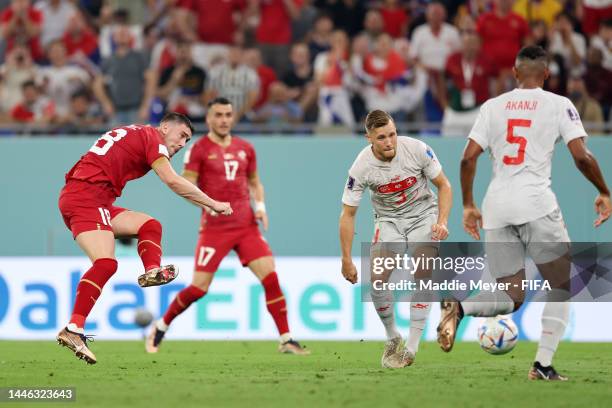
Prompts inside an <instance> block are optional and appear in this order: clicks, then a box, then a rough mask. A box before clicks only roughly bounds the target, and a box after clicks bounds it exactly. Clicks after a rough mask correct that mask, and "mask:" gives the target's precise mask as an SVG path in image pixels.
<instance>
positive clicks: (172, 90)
mask: <svg viewBox="0 0 612 408" xmlns="http://www.w3.org/2000/svg"><path fill="white" fill-rule="evenodd" d="M289 2H290V3H291V0H290V1H289ZM292 3H293V4H294V5H295V6H296V8H295V9H293V10H289V9H288V8H287V6H286V4H287V2H283V1H281V0H274V1H260V2H257V1H243V0H231V1H223V2H218V1H215V0H170V1H163V0H147V1H122V0H104V1H91V0H38V1H28V0H0V25H1V26H2V28H4V29H5V30H4V31H3V32H4V38H3V39H2V41H0V63H1V65H0V74H1V75H0V135H1V136H0V159H1V160H0V163H1V164H0V168H1V170H2V171H1V172H0V189H1V190H0V191H2V204H1V206H0V208H1V211H0V228H1V231H2V233H1V234H0V338H2V339H4V338H18V339H34V338H36V339H50V338H52V337H53V336H54V335H55V333H56V332H57V331H58V329H59V328H60V326H61V325H62V324H63V323H64V322H65V321H66V319H67V318H68V313H69V312H68V310H69V307H70V304H71V302H72V296H73V293H72V292H73V286H74V285H75V282H76V280H77V277H78V274H79V273H82V272H83V271H84V268H86V266H87V262H88V261H87V260H86V259H85V258H83V257H82V255H81V253H80V252H79V250H78V248H77V246H76V245H75V244H74V242H73V241H72V239H71V236H70V233H69V232H68V231H67V230H66V229H65V227H64V225H63V223H62V220H61V217H60V215H59V212H58V210H57V202H56V201H57V195H58V192H59V190H60V188H61V186H62V183H63V175H64V173H65V172H66V171H67V170H68V169H69V168H70V167H71V166H72V164H73V163H74V162H75V161H76V160H77V158H78V157H79V156H80V155H82V154H83V153H84V152H85V151H86V150H87V149H88V148H89V147H90V146H91V144H92V143H93V142H94V140H95V139H96V138H97V137H99V135H100V134H101V133H103V132H105V131H106V130H108V129H109V127H111V126H113V125H116V124H126V123H131V122H147V123H156V121H158V120H159V118H160V117H161V115H162V114H163V112H164V111H165V110H177V111H181V112H184V113H186V114H188V115H190V116H191V117H192V118H193V119H194V121H195V124H196V126H197V128H198V134H202V133H203V131H204V124H203V122H202V117H203V114H204V111H205V102H206V101H207V100H210V98H211V97H213V96H214V95H215V94H217V95H219V94H220V95H226V93H228V92H229V93H231V95H226V96H230V97H231V99H232V101H233V102H234V107H235V109H236V110H239V109H238V108H239V107H240V108H242V107H245V109H242V110H244V114H243V115H242V116H241V118H240V124H239V125H238V127H237V130H236V133H237V134H239V135H246V136H248V137H249V140H251V141H252V142H253V143H254V144H255V147H256V149H257V152H258V159H259V171H260V174H261V176H262V180H263V182H264V185H265V187H266V197H267V199H266V202H267V208H268V211H269V214H270V219H271V228H270V231H269V232H268V233H266V237H267V239H268V240H269V242H270V244H271V246H272V249H273V251H274V253H275V255H276V256H277V258H278V259H277V262H278V273H279V275H280V276H281V282H282V284H283V285H284V286H285V289H286V292H287V297H288V300H289V302H288V303H289V314H290V319H291V324H292V326H293V328H294V329H293V330H294V332H295V333H296V335H297V336H298V337H299V338H308V339H365V338H368V339H381V338H382V330H381V327H379V326H380V325H379V323H378V322H377V320H376V317H375V316H374V315H373V312H372V308H371V307H368V305H363V304H361V303H360V301H359V296H358V295H356V293H358V292H357V291H358V290H359V288H358V287H351V286H349V285H348V284H346V283H345V282H344V280H343V279H341V277H340V272H339V259H338V254H339V247H338V238H337V235H338V234H337V222H338V216H339V212H340V207H341V206H340V197H341V193H342V188H343V185H344V183H345V180H346V174H347V169H348V168H349V166H350V164H351V163H352V160H353V159H354V157H355V155H356V154H357V152H359V150H360V149H362V148H363V146H364V145H365V141H364V139H363V138H362V137H358V136H360V135H361V132H362V131H361V125H360V123H362V120H363V117H364V114H365V113H366V112H367V108H368V107H372V106H374V107H380V105H379V104H387V103H388V102H389V101H390V100H392V99H393V100H396V102H398V101H399V103H395V105H393V106H389V109H388V110H389V111H391V112H392V114H393V115H394V117H395V118H396V121H397V123H398V126H399V128H400V129H401V133H402V134H407V133H409V134H411V135H414V136H417V137H423V138H424V140H426V141H427V143H429V144H430V145H431V146H432V147H433V149H434V150H435V151H436V153H437V155H438V157H439V159H440V161H441V162H442V164H443V165H444V168H445V171H446V173H447V175H448V176H449V179H450V181H451V183H452V185H453V186H454V193H455V197H454V210H453V212H452V215H451V219H450V224H449V227H450V231H451V238H450V239H451V240H454V241H461V240H467V239H468V237H467V235H466V234H465V233H464V232H463V230H462V228H461V220H460V217H461V206H460V197H459V195H460V191H459V188H458V187H459V180H458V162H459V157H460V155H461V151H462V148H463V146H464V143H465V142H464V139H463V137H451V136H457V135H461V136H465V134H466V133H467V131H468V129H469V127H470V125H471V121H470V120H468V121H467V124H466V117H470V116H469V115H472V116H471V117H472V119H473V115H475V114H476V112H477V111H478V106H479V105H480V104H481V103H482V102H483V101H484V100H485V99H487V98H488V97H492V96H495V95H497V94H499V93H500V92H503V91H505V90H508V89H511V88H512V87H513V86H514V84H513V80H512V79H511V77H510V76H509V71H508V65H507V64H506V65H504V64H505V63H502V60H508V58H507V57H508V56H510V64H511V60H512V58H514V54H515V53H516V51H517V50H518V49H519V48H520V46H521V45H524V44H539V45H542V46H543V47H545V48H546V49H547V50H548V51H549V52H550V53H551V55H552V61H551V73H552V76H551V79H550V80H549V81H547V83H546V85H545V88H546V89H547V90H551V91H553V92H556V93H559V94H563V95H566V96H568V97H569V98H571V99H572V101H574V103H575V104H576V106H577V107H578V111H579V113H580V115H581V116H582V119H583V121H584V122H585V123H586V125H587V129H588V130H589V133H590V134H592V135H599V136H600V137H592V138H590V139H589V142H588V144H589V147H590V148H591V150H593V151H594V152H595V154H596V156H597V157H598V159H599V160H600V164H601V166H602V170H603V172H604V174H605V175H607V177H608V179H610V177H612V176H611V175H612V163H611V162H610V160H609V156H610V153H612V139H610V138H609V136H610V129H611V127H612V126H611V123H612V122H611V121H610V105H611V103H612V90H611V88H610V87H611V86H612V60H611V55H610V51H609V50H610V47H609V43H610V41H612V38H611V37H612V22H611V20H610V18H611V17H612V5H611V4H610V2H606V1H601V0H583V1H563V0H546V1H541V2H529V1H524V0H517V1H512V0H494V1H474V0H469V1H450V0H448V1H441V2H439V3H436V4H435V5H431V3H434V2H430V1H424V0H410V1H406V0H400V1H370V0H357V1H344V0H338V1H334V0H293V1H292ZM496 13H497V14H496ZM499 13H501V14H503V15H504V17H500V16H499ZM22 15H24V16H23V17H19V16H22ZM23 19H27V20H29V28H27V29H26V27H25V26H26V24H25V23H24V21H23ZM32 27H34V28H32ZM429 28H431V29H432V30H433V29H436V30H437V29H440V30H441V32H443V38H444V40H443V41H437V40H435V39H433V38H432V37H431V36H429V35H428V29H429ZM500 32H501V33H502V34H508V33H509V36H508V37H503V35H502V37H503V38H501V39H500V37H499V34H500ZM570 49H573V50H574V51H572V52H570V51H568V50H570ZM469 52H472V53H474V55H476V56H477V58H478V66H477V69H476V72H477V75H479V76H478V77H476V78H477V81H474V82H476V84H474V87H477V86H478V87H479V89H478V91H477V95H476V100H475V101H472V105H474V103H475V105H474V106H471V105H469V103H468V102H467V101H465V100H463V99H462V98H460V97H459V95H461V92H462V91H463V90H465V89H466V88H469V87H468V86H467V85H466V84H467V83H468V82H470V81H469V80H467V78H466V75H467V74H465V73H463V72H462V70H461V69H459V70H457V68H458V67H457V61H458V60H457V57H458V56H463V57H466V55H467V54H468V53H469ZM474 55H472V56H474ZM453 56H454V57H455V58H454V59H453ZM466 58H467V57H466ZM453 61H454V62H453ZM453 64H454V65H453ZM420 69H424V70H426V71H427V73H428V74H429V78H431V81H429V82H427V83H426V84H425V85H426V86H425V87H419V86H417V85H418V74H417V72H418V71H419V70H420ZM228 72H233V73H234V75H235V77H234V80H235V81H230V80H228V78H227V77H226V76H225V75H226V74H227V73H228ZM236 78H238V80H236ZM232 83H233V84H234V85H236V84H238V86H234V85H231V84H232ZM421 85H423V84H421ZM400 94H401V95H403V96H404V97H405V98H406V99H401V98H399V99H398V98H395V96H398V95H400ZM389 95H393V96H394V97H387V96H389ZM410 101H416V103H411V102H410ZM468 105H469V106H468ZM386 106H388V105H385V109H386ZM466 115H467V116H466ZM461 117H462V118H463V120H457V119H458V118H461ZM453 126H454V127H453ZM557 150H558V151H557V152H556V154H555V158H554V164H553V188H554V190H555V192H556V194H557V196H558V198H559V202H560V204H561V207H562V209H563V212H564V216H565V220H566V223H567V225H568V229H569V231H570V236H571V237H572V239H573V240H575V241H599V242H610V241H612V227H611V225H610V224H609V223H608V224H605V225H604V226H603V227H602V228H600V229H597V230H595V229H593V228H592V221H593V219H594V212H593V208H592V202H593V198H594V195H595V191H594V189H593V188H592V187H591V186H590V185H589V184H588V183H587V182H586V181H585V180H584V179H583V178H582V177H581V176H580V175H579V173H578V171H577V170H576V169H575V168H574V166H573V162H572V160H571V158H570V156H569V155H568V153H567V151H566V149H565V148H563V147H561V146H559V148H558V149H557ZM182 154H183V153H181V154H179V157H176V158H175V159H174V166H175V168H176V169H177V171H180V168H181V159H182ZM486 161H487V159H486V158H483V159H481V165H480V169H479V173H478V176H477V179H476V183H475V186H476V194H477V197H478V198H479V199H481V198H482V196H483V194H484V188H485V186H486V184H487V181H488V179H489V176H490V166H489V165H488V163H487V162H486ZM367 201H368V200H364V202H363V205H362V208H361V209H360V210H359V213H358V218H357V228H356V230H357V236H356V240H355V243H356V245H355V251H356V252H355V256H359V254H358V252H357V251H358V248H359V245H357V243H359V242H368V241H369V240H370V234H371V231H372V217H371V208H370V204H369V203H368V202H367ZM118 203H119V205H122V206H126V207H128V208H133V209H136V210H140V211H145V212H147V213H149V214H151V215H153V216H155V217H156V218H158V219H159V220H160V221H161V222H162V224H163V226H164V240H163V244H164V249H165V255H166V257H168V259H173V260H175V261H176V262H177V263H178V264H179V265H180V266H181V270H182V275H181V277H180V278H179V280H178V281H177V282H176V283H174V284H173V285H171V286H168V287H165V288H156V289H151V290H147V291H142V290H141V289H139V288H138V287H137V286H136V285H135V281H134V279H135V276H136V274H137V272H138V269H139V266H138V262H137V258H134V256H133V255H134V249H133V248H132V247H129V246H121V247H119V248H118V256H119V258H120V270H119V273H118V274H117V276H115V277H114V279H113V281H112V282H111V286H110V287H109V288H108V289H107V290H105V295H104V296H103V297H102V299H101V301H100V303H99V304H98V305H97V306H96V309H95V310H94V314H93V315H92V321H93V322H95V325H94V326H91V327H90V329H91V331H92V332H93V333H95V334H99V335H101V337H103V338H105V339H106V338H132V339H135V338H139V337H140V335H141V333H140V331H139V330H138V329H136V328H135V327H134V326H133V324H132V319H133V312H134V310H135V309H136V308H138V307H142V306H145V307H147V308H148V309H149V310H151V311H152V312H153V313H154V314H155V315H158V314H159V312H160V310H161V309H163V308H164V307H165V305H166V304H167V302H168V301H169V300H170V299H171V298H172V296H173V294H174V293H175V291H176V290H177V288H179V287H180V285H184V284H186V283H187V282H188V281H189V277H190V273H191V264H192V260H191V256H192V251H193V247H194V243H195V239H196V234H197V220H198V217H199V214H198V210H197V209H196V208H194V207H192V206H189V205H188V204H186V203H185V202H184V201H183V200H181V199H180V198H178V197H176V196H175V195H173V194H172V193H171V192H170V191H168V190H167V189H166V188H165V187H164V186H163V185H162V184H161V183H160V182H159V181H158V180H156V177H155V176H154V175H152V174H150V175H148V176H146V177H145V178H143V179H142V180H138V181H136V182H132V183H130V184H129V185H128V186H127V188H126V189H125V191H124V197H122V198H120V199H119V201H118ZM539 307H541V305H530V306H529V307H528V308H526V310H524V312H523V313H522V314H520V315H518V316H515V318H516V319H517V320H519V323H520V324H521V333H522V335H523V336H524V337H525V338H529V339H535V338H536V337H537V332H538V326H539V318H538V317H537V316H539V311H538V308H539ZM399 308H400V309H402V305H399ZM264 310H265V307H264V305H263V304H262V301H261V293H260V291H259V287H258V285H257V284H256V281H255V279H254V278H253V277H252V276H250V273H249V272H248V271H246V270H243V269H242V268H240V267H239V265H238V264H237V262H236V259H235V258H228V259H227V260H226V261H225V262H224V263H223V265H222V271H220V273H219V275H218V279H217V280H216V281H215V283H214V285H213V290H212V292H211V294H210V295H209V296H207V297H206V298H204V299H203V300H202V301H200V302H199V303H198V307H196V308H191V309H190V310H189V311H188V312H187V313H186V315H185V316H181V318H179V319H178V321H177V324H176V325H175V326H176V327H173V330H172V332H171V333H170V334H169V335H170V336H171V337H174V338H202V339H212V338H216V339H239V338H269V339H272V338H274V337H275V335H274V329H273V327H272V325H271V321H270V319H269V317H268V316H267V315H266V314H265V312H264ZM404 311H405V310H404ZM610 311H612V309H611V308H610V306H609V305H608V304H597V305H586V304H578V305H574V309H573V318H572V323H571V325H570V326H571V327H570V329H568V332H567V337H568V338H572V339H577V340H593V341H594V340H599V341H612V328H609V327H607V326H606V327H603V328H602V327H601V325H597V324H596V322H595V319H596V317H597V316H598V315H602V314H604V313H608V312H610ZM437 313H438V312H437V311H434V312H433V313H432V316H431V321H432V322H433V321H436V319H437ZM400 316H402V315H401V314H400ZM407 324H408V322H407V320H406V319H405V318H402V319H400V325H401V326H402V327H404V328H405V327H406V326H407ZM474 324H476V323H475V322H471V323H470V324H469V325H466V326H464V329H463V330H464V333H463V334H462V336H463V338H466V339H473V338H474V336H475V329H474V327H473V325H474ZM432 335H433V331H432V327H428V329H427V338H428V339H431V338H432Z"/></svg>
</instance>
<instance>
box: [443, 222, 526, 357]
mask: <svg viewBox="0 0 612 408" xmlns="http://www.w3.org/2000/svg"><path fill="white" fill-rule="evenodd" d="M485 241H486V243H485V250H486V254H487V262H488V266H489V272H490V274H491V276H492V277H493V278H494V279H495V280H496V281H497V282H498V283H501V284H508V285H507V287H508V290H507V291H503V290H496V291H493V292H491V291H481V292H480V293H478V294H477V295H475V296H471V297H469V298H468V299H466V300H464V301H463V302H461V303H459V302H457V301H452V300H443V301H442V302H441V315H440V324H439V325H438V329H437V330H438V343H439V344H440V347H441V348H442V350H443V351H445V352H449V351H451V349H452V348H453V345H454V342H455V335H456V333H457V328H458V326H459V323H460V322H461V319H462V318H463V316H464V315H468V316H479V317H488V316H497V315H499V314H507V313H511V312H513V311H515V310H517V309H518V308H519V307H520V306H521V305H522V303H523V300H524V298H525V292H524V290H523V289H522V285H521V281H522V280H524V279H525V244H523V242H522V241H521V236H520V231H519V228H518V227H514V226H508V227H504V228H498V229H493V230H487V231H486V232H485Z"/></svg>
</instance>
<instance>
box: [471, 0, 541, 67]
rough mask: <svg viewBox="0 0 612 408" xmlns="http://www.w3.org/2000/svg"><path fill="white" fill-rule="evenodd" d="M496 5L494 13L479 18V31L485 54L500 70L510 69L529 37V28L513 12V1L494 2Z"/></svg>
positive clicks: (522, 19) (498, 0)
mask: <svg viewBox="0 0 612 408" xmlns="http://www.w3.org/2000/svg"><path fill="white" fill-rule="evenodd" d="M494 3H495V10H494V11H491V12H488V13H484V14H482V15H481V16H480V17H479V18H478V21H477V30H478V34H480V37H481V38H482V50H483V52H484V53H485V54H487V55H488V56H489V58H491V60H492V61H495V62H496V64H497V68H498V69H510V68H512V67H513V66H514V58H515V57H516V54H517V53H518V51H519V50H520V49H521V46H522V45H523V42H524V41H525V39H526V38H527V36H528V35H529V26H528V25H527V21H525V19H524V18H523V17H521V16H519V15H518V14H516V13H514V12H512V3H513V1H512V0H494Z"/></svg>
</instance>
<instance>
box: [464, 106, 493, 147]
mask: <svg viewBox="0 0 612 408" xmlns="http://www.w3.org/2000/svg"><path fill="white" fill-rule="evenodd" d="M488 134H489V109H488V104H487V103H484V104H483V105H482V106H481V107H480V112H478V117H477V118H476V122H474V126H473V127H472V130H470V135H469V136H468V138H470V139H472V140H473V141H475V142H476V143H478V144H479V145H480V147H482V150H487V148H488V147H489V139H488Z"/></svg>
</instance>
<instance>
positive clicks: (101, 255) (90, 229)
mask: <svg viewBox="0 0 612 408" xmlns="http://www.w3.org/2000/svg"><path fill="white" fill-rule="evenodd" d="M91 188H92V187H91V186H90V185H88V184H87V185H85V183H82V184H79V183H69V184H67V185H66V186H65V187H64V189H63V190H62V193H61V195H60V200H59V208H60V211H61V213H62V217H63V218H64V221H65V223H66V226H67V227H68V228H69V229H70V230H71V232H72V236H73V237H74V238H75V240H76V242H77V244H78V245H79V246H80V247H81V249H82V250H83V252H84V253H85V254H86V255H87V256H88V257H89V259H90V260H91V262H92V266H91V268H89V269H88V270H87V271H86V272H85V274H84V275H83V277H82V278H81V280H80V281H79V283H78V285H77V293H76V297H75V301H74V307H73V310H72V314H71V317H70V322H69V323H68V325H67V326H66V327H65V328H64V329H62V330H61V331H60V332H59V333H58V335H57V341H58V342H59V343H60V344H61V345H63V346H66V347H68V348H69V349H70V350H72V351H73V352H74V353H75V355H76V356H77V357H78V358H80V359H84V360H85V361H86V362H87V363H89V364H94V363H95V362H96V357H95V355H94V354H93V353H92V352H91V350H89V348H88V347H87V340H88V338H87V336H85V334H84V327H85V321H86V319H87V316H88V315H89V313H90V312H91V310H92V308H93V306H94V305H95V303H96V301H97V300H98V298H99V297H100V294H101V293H102V288H103V287H104V285H105V284H106V282H108V280H109V279H110V278H111V276H113V275H114V274H115V272H116V271H117V261H116V260H115V238H114V236H113V232H112V230H111V226H110V212H109V210H108V208H107V207H106V206H105V203H104V202H103V201H104V199H103V198H100V197H99V196H98V195H97V194H94V193H93V192H92V191H91ZM84 204H90V205H91V207H85V206H84ZM96 205H99V207H97V206H96Z"/></svg>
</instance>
